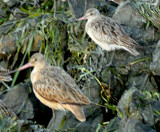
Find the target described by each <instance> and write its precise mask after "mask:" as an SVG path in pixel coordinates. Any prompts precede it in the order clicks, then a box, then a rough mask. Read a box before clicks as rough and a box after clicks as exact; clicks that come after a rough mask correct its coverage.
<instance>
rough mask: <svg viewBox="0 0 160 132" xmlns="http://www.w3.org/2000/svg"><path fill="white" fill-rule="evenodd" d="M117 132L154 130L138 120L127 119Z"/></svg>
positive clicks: (153, 131)
mask: <svg viewBox="0 0 160 132" xmlns="http://www.w3.org/2000/svg"><path fill="white" fill-rule="evenodd" d="M118 132H156V130H154V129H152V128H151V127H150V126H147V125H145V124H143V123H142V122H141V121H139V120H133V119H129V120H127V122H126V124H125V126H123V127H121V129H119V130H118Z"/></svg>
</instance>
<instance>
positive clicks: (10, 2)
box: [3, 0, 18, 7]
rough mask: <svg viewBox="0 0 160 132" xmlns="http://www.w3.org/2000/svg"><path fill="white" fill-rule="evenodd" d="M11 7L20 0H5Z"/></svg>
mask: <svg viewBox="0 0 160 132" xmlns="http://www.w3.org/2000/svg"><path fill="white" fill-rule="evenodd" d="M3 2H5V3H6V4H7V6H9V7H13V6H15V5H16V4H17V3H18V0H3Z"/></svg>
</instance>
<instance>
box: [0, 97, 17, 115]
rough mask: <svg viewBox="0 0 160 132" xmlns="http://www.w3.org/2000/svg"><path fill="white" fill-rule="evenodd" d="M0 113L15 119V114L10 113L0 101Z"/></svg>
mask: <svg viewBox="0 0 160 132" xmlns="http://www.w3.org/2000/svg"><path fill="white" fill-rule="evenodd" d="M0 112H1V113H3V114H4V115H5V116H9V117H12V118H17V116H16V114H15V113H14V112H13V111H11V110H10V109H9V108H8V107H7V106H6V105H5V104H4V103H3V101H2V100H1V99H0Z"/></svg>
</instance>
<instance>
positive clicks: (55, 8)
mask: <svg viewBox="0 0 160 132" xmlns="http://www.w3.org/2000/svg"><path fill="white" fill-rule="evenodd" d="M56 10H57V4H56V0H54V18H56Z"/></svg>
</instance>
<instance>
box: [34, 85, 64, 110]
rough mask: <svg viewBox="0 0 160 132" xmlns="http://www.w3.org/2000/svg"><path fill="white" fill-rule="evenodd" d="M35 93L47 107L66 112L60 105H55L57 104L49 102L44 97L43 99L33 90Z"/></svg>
mask: <svg viewBox="0 0 160 132" xmlns="http://www.w3.org/2000/svg"><path fill="white" fill-rule="evenodd" d="M33 92H34V94H35V95H36V97H37V98H38V99H39V100H40V101H41V102H42V103H43V104H44V105H46V106H48V107H50V108H51V109H55V110H64V111H65V109H64V108H63V106H62V105H61V104H59V103H55V102H51V101H48V100H46V99H44V98H43V97H41V96H40V95H39V94H38V93H37V92H36V91H35V90H34V88H33Z"/></svg>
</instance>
